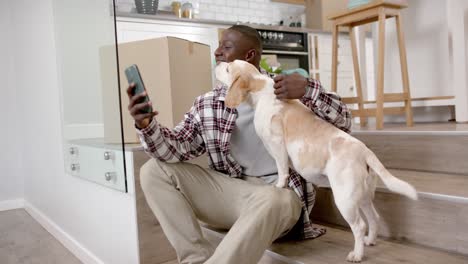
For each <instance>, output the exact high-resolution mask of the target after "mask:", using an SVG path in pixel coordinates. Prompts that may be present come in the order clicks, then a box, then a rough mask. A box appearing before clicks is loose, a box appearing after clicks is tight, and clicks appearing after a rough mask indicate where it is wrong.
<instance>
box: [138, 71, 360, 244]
mask: <svg viewBox="0 0 468 264" xmlns="http://www.w3.org/2000/svg"><path fill="white" fill-rule="evenodd" d="M306 90H307V91H306V94H305V95H304V96H303V97H302V99H301V101H302V103H303V104H304V105H306V106H307V107H309V108H310V109H311V110H312V111H314V113H315V114H316V115H317V116H319V117H321V118H322V119H324V120H326V121H328V122H330V123H331V124H333V125H335V126H336V127H338V128H340V129H341V130H343V131H345V132H349V131H350V127H351V113H350V111H349V110H348V108H347V107H346V105H345V104H344V103H343V102H342V101H341V98H340V97H339V96H338V95H337V94H335V93H332V92H328V91H326V90H325V89H323V87H322V85H321V84H320V82H319V81H317V80H313V79H310V80H309V81H308V87H307V89H306ZM226 92H227V87H226V86H223V85H218V86H217V87H216V88H215V89H213V90H212V91H210V92H208V93H206V94H204V95H201V96H199V97H197V98H196V99H195V102H194V104H193V106H192V107H191V109H190V110H189V111H188V112H187V113H186V114H185V117H184V120H182V121H181V122H180V123H179V124H178V125H177V126H176V127H175V128H173V129H169V128H166V127H164V126H162V125H160V124H159V123H158V122H157V121H156V119H155V118H153V120H152V121H151V123H150V124H149V126H148V127H146V128H145V129H142V130H138V129H137V133H138V135H139V137H140V140H141V143H142V145H143V147H144V149H145V152H146V153H147V154H148V155H150V156H151V157H154V158H157V159H159V160H161V161H165V162H179V161H187V160H190V159H193V158H195V157H198V156H200V155H202V154H204V153H205V152H207V153H208V157H209V166H210V168H211V169H213V170H216V171H218V172H221V173H224V174H226V175H227V176H230V177H240V176H241V175H242V168H241V166H240V165H239V164H238V163H237V162H236V161H235V160H234V159H233V157H232V156H231V154H230V138H231V134H232V132H233V131H234V127H235V123H236V118H237V110H236V109H231V108H228V107H225V106H224V98H225V96H226ZM288 185H289V187H291V189H292V190H294V191H295V192H296V194H297V195H298V196H299V198H300V199H301V201H302V209H303V212H302V216H301V218H302V221H298V224H296V227H295V228H293V230H294V233H297V236H298V237H299V238H302V239H307V238H315V237H318V236H320V235H322V234H324V233H325V230H324V229H323V228H319V227H313V226H312V223H311V221H310V219H309V215H310V212H311V210H312V207H313V205H314V203H315V189H314V187H313V185H312V184H311V183H306V182H305V180H304V179H303V178H302V177H301V176H300V175H299V174H298V173H297V172H295V171H294V170H291V171H290V178H289V183H288ZM294 235H296V234H294Z"/></svg>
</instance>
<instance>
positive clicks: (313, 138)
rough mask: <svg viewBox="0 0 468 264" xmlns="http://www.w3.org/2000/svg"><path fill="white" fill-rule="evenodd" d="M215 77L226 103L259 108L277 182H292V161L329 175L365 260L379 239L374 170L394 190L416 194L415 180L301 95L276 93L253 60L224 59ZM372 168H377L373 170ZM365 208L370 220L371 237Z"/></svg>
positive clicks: (313, 173) (352, 257) (356, 257)
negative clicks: (397, 172) (400, 175)
mask: <svg viewBox="0 0 468 264" xmlns="http://www.w3.org/2000/svg"><path fill="white" fill-rule="evenodd" d="M216 77H217V79H218V80H219V81H221V82H223V83H225V84H226V85H228V87H229V89H228V93H227V96H226V99H225V104H226V106H227V107H230V108H235V107H237V106H238V105H239V104H240V103H241V102H243V101H247V102H248V103H250V104H251V105H252V107H253V108H254V109H255V117H254V125H255V130H256V132H257V134H258V136H259V137H260V138H261V139H262V141H263V143H264V145H265V147H266V149H267V151H268V152H269V153H270V155H271V156H272V157H273V158H274V159H275V160H276V165H277V167H278V175H279V176H278V182H277V184H276V186H277V187H285V186H287V180H288V177H289V167H292V168H294V169H295V170H296V171H297V172H299V173H300V174H301V175H302V176H303V177H304V178H305V179H306V180H307V181H310V182H313V183H315V184H320V183H322V182H323V179H325V180H326V177H325V176H327V177H328V181H329V183H330V186H331V188H332V191H333V195H334V198H335V203H336V205H337V207H338V209H339V210H340V212H341V214H342V215H343V217H344V219H345V220H346V221H347V222H348V224H349V225H350V227H351V230H352V232H353V235H354V239H355V241H354V242H355V243H354V250H353V251H351V252H350V253H349V255H348V257H347V260H348V261H351V262H360V261H361V260H362V257H363V254H364V244H365V245H375V240H376V237H377V228H378V221H379V215H378V214H377V212H376V210H375V208H374V205H373V203H372V200H373V198H374V192H375V188H376V181H377V177H376V176H375V174H377V175H378V176H379V177H380V179H382V181H383V182H384V184H385V185H386V186H387V188H389V189H390V190H391V191H393V192H396V193H399V194H402V195H405V196H407V197H409V198H411V199H414V200H416V199H417V192H416V190H415V189H414V188H413V186H411V185H410V184H408V183H406V182H404V181H402V180H400V179H397V178H396V177H394V176H393V175H392V174H390V172H389V171H387V170H386V169H385V167H384V166H383V165H382V163H381V162H380V161H379V160H378V159H377V157H376V156H375V155H374V153H373V152H372V151H370V150H369V149H368V148H367V147H366V146H365V145H364V144H363V143H362V142H361V141H359V140H357V139H356V138H354V137H352V136H351V135H349V134H347V133H345V132H343V131H341V130H340V129H338V128H336V127H335V126H333V125H331V124H330V123H328V122H326V121H324V120H322V119H321V118H319V117H317V116H316V115H315V114H314V113H313V112H312V111H311V110H310V109H308V108H307V107H306V106H304V105H303V104H302V103H301V102H300V101H299V100H285V101H282V100H278V99H276V96H275V94H274V88H273V84H274V82H273V80H272V79H271V78H269V77H267V76H264V75H262V74H261V73H260V72H259V71H258V70H257V69H256V68H255V67H254V66H253V65H252V64H250V63H248V62H245V61H241V60H236V61H234V62H231V63H225V62H222V63H220V64H219V65H218V66H217V67H216ZM369 168H370V169H372V171H374V172H375V173H369ZM360 209H361V210H362V212H363V213H364V216H365V217H366V219H367V221H368V223H369V233H368V235H367V236H366V237H365V233H366V224H365V222H364V220H363V218H362V216H361V214H360V213H359V210H360Z"/></svg>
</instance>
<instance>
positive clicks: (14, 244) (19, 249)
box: [0, 209, 81, 264]
mask: <svg viewBox="0 0 468 264" xmlns="http://www.w3.org/2000/svg"><path fill="white" fill-rule="evenodd" d="M0 263H2V264H32V263H37V264H43V263H44V264H80V263H81V262H80V261H79V260H78V259H77V258H76V257H75V256H74V255H73V254H72V253H70V251H68V250H67V249H66V248H65V247H64V246H63V245H62V244H60V242H58V241H57V239H55V238H54V237H53V236H52V235H51V234H49V233H48V232H47V231H46V230H45V229H44V228H42V226H41V225H39V223H37V222H36V221H35V220H34V219H33V218H32V217H31V216H30V215H29V214H28V213H27V212H26V211H25V210H23V209H17V210H9V211H2V212H0Z"/></svg>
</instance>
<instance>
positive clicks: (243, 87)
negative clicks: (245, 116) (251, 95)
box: [224, 75, 249, 108]
mask: <svg viewBox="0 0 468 264" xmlns="http://www.w3.org/2000/svg"><path fill="white" fill-rule="evenodd" d="M248 85H249V83H248V80H247V79H246V78H245V77H243V76H240V75H238V76H237V78H236V79H235V80H234V82H232V85H231V87H229V90H228V93H227V95H226V99H225V100H224V103H225V104H226V106H227V107H229V108H236V107H237V106H239V104H240V103H242V101H244V100H245V97H246V96H247V88H248Z"/></svg>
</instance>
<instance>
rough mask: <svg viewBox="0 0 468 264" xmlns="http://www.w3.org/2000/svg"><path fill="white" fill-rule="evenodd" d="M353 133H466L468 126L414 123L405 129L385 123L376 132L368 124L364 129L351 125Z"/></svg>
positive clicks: (357, 125) (404, 127)
mask: <svg viewBox="0 0 468 264" xmlns="http://www.w3.org/2000/svg"><path fill="white" fill-rule="evenodd" d="M352 131H353V132H381V131H384V132H385V131H400V132H402V131H411V132H414V131H431V132H434V131H444V132H452V131H458V132H467V133H468V124H466V123H455V122H445V123H415V124H414V126H412V127H407V126H406V125H405V124H402V123H398V124H392V123H385V124H384V129H383V130H376V129H375V125H373V124H370V125H368V126H365V127H361V126H360V125H359V124H353V127H352Z"/></svg>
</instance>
